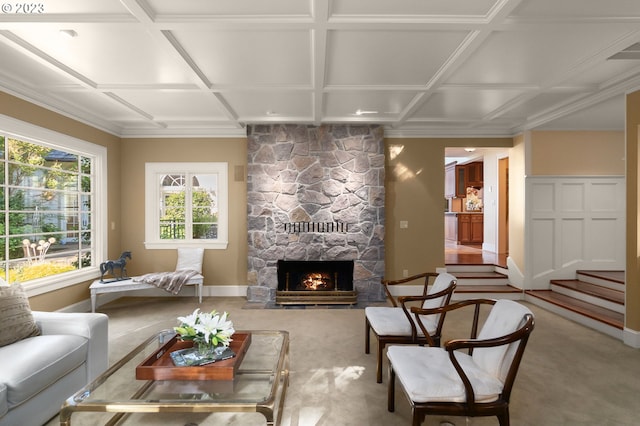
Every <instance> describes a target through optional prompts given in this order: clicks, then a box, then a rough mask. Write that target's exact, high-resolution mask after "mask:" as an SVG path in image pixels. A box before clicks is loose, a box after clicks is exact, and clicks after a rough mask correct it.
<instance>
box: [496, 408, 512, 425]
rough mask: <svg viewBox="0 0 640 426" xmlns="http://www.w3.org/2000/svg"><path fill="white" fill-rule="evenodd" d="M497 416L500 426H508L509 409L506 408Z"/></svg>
mask: <svg viewBox="0 0 640 426" xmlns="http://www.w3.org/2000/svg"><path fill="white" fill-rule="evenodd" d="M497 416H498V422H499V423H500V426H509V423H510V422H509V407H506V408H505V410H504V411H502V412H500V413H498V414H497Z"/></svg>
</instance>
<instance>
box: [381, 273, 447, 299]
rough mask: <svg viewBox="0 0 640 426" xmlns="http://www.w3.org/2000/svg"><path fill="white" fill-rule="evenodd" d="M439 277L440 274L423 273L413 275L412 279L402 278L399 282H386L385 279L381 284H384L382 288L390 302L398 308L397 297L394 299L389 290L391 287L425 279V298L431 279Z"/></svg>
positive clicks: (423, 291) (423, 289)
mask: <svg viewBox="0 0 640 426" xmlns="http://www.w3.org/2000/svg"><path fill="white" fill-rule="evenodd" d="M437 276H438V274H437V273H435V272H423V273H420V274H416V275H412V276H410V277H406V278H401V279H399V280H385V279H383V280H382V281H381V283H382V287H383V288H384V292H385V293H386V294H387V297H388V298H389V300H391V304H392V305H393V306H394V307H398V303H397V301H396V299H395V297H393V295H392V294H391V291H390V290H389V286H393V285H398V284H404V283H408V282H411V281H415V280H417V279H420V278H424V287H423V288H422V295H423V296H424V295H426V294H427V286H428V284H429V277H437ZM405 297H406V296H405Z"/></svg>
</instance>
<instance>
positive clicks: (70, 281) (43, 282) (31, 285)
mask: <svg viewBox="0 0 640 426" xmlns="http://www.w3.org/2000/svg"><path fill="white" fill-rule="evenodd" d="M99 276H100V271H99V270H98V268H84V269H82V271H73V272H69V273H66V274H58V275H54V276H50V277H46V278H40V279H37V280H31V281H29V282H26V283H23V284H22V286H23V287H24V289H25V291H26V293H27V297H32V296H38V295H40V294H44V293H50V292H52V291H56V290H60V289H63V288H66V287H71V286H74V285H77V284H80V283H83V282H87V281H93V280H95V279H96V278H98V277H99Z"/></svg>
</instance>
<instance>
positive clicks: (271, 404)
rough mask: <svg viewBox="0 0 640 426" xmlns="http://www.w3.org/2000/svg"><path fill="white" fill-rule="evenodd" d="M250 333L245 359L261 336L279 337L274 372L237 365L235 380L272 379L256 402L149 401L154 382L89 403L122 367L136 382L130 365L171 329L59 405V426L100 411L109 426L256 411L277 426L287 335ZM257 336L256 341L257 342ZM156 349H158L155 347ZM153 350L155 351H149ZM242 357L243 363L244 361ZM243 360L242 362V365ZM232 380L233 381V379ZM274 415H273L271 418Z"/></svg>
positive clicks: (285, 381) (286, 369)
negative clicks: (144, 418)
mask: <svg viewBox="0 0 640 426" xmlns="http://www.w3.org/2000/svg"><path fill="white" fill-rule="evenodd" d="M243 332H247V333H251V335H252V343H251V345H250V346H249V350H248V351H247V357H248V356H249V354H250V353H251V351H252V350H253V351H259V350H260V349H261V348H260V347H259V343H258V342H257V341H256V340H259V338H260V337H261V336H266V337H269V336H271V337H273V338H279V337H281V346H280V348H279V355H278V359H277V360H275V359H274V361H275V362H274V366H275V367H274V368H273V369H270V370H269V369H243V364H241V365H240V367H239V369H238V371H237V372H236V378H237V377H238V376H239V375H247V376H249V375H257V376H262V377H271V387H270V391H269V392H268V394H266V395H264V396H263V398H262V395H261V396H260V398H257V397H256V398H255V399H256V401H255V402H248V401H235V402H234V401H233V398H232V397H230V398H229V400H228V401H223V402H216V401H206V400H193V399H189V400H180V399H166V400H161V399H148V400H145V399H144V398H145V395H147V392H149V391H150V390H151V389H152V388H153V386H154V384H155V383H156V382H155V381H154V380H139V381H137V382H139V383H140V384H139V386H138V388H137V389H136V390H135V391H134V392H133V394H132V395H131V396H130V397H129V398H128V399H120V400H106V399H102V400H92V399H91V396H92V394H93V393H94V392H95V391H96V390H98V389H99V388H100V386H102V385H103V384H105V382H107V381H108V380H109V378H110V377H112V375H113V374H114V373H116V372H119V371H120V370H121V369H122V368H131V367H133V368H132V370H131V374H132V377H131V381H132V382H136V380H135V377H134V376H135V367H136V366H135V365H133V366H132V365H130V364H131V363H132V360H134V358H136V356H138V357H139V356H140V354H141V353H143V352H144V351H145V350H149V349H150V347H151V346H152V345H154V343H157V345H162V344H164V343H165V342H166V341H168V340H169V339H171V338H172V337H173V336H174V335H175V333H174V332H173V331H172V330H163V331H161V332H159V333H158V334H155V335H153V336H151V337H150V338H148V339H147V340H145V341H144V342H143V343H141V344H140V345H139V346H138V347H136V348H135V349H134V350H133V351H131V352H130V353H129V354H127V355H126V356H125V357H124V358H122V359H121V360H120V361H118V362H116V363H115V364H114V365H113V366H111V367H110V368H109V369H108V370H107V371H105V372H104V373H103V374H102V375H100V376H99V377H98V378H96V379H95V380H94V381H93V382H92V383H90V384H88V385H87V386H85V387H84V388H82V389H80V390H79V391H78V392H76V393H75V394H74V395H72V396H71V397H69V398H68V399H67V400H66V401H65V403H64V404H63V405H62V409H61V411H60V425H61V426H71V415H72V414H73V413H75V412H99V413H114V416H113V417H112V418H111V419H110V420H109V421H108V422H107V423H106V425H108V426H114V425H117V424H119V423H120V422H121V421H124V420H125V419H126V417H127V416H128V414H129V413H167V412H181V413H217V412H240V413H248V412H256V413H260V414H262V415H263V416H264V417H265V419H266V421H267V425H270V426H271V425H273V426H277V425H279V424H280V422H281V420H282V410H283V406H284V400H285V397H286V390H287V387H288V386H289V332H287V331H274V330H257V331H256V330H248V331H243ZM256 337H257V338H258V339H256ZM155 348H157V346H156V347H155ZM151 349H154V348H151ZM247 357H245V361H246V359H247ZM245 361H243V363H244V362H245ZM234 380H235V379H234ZM274 414H275V415H274Z"/></svg>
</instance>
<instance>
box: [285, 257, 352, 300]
mask: <svg viewBox="0 0 640 426" xmlns="http://www.w3.org/2000/svg"><path fill="white" fill-rule="evenodd" d="M356 299H357V298H356V292H355V291H354V289H353V261H352V260H347V261H342V260H332V261H307V260H279V261H278V290H277V292H276V303H278V304H354V303H356Z"/></svg>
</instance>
